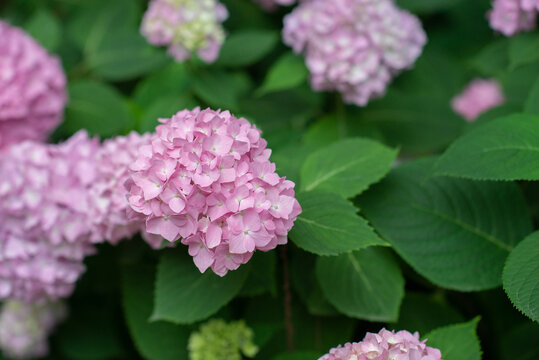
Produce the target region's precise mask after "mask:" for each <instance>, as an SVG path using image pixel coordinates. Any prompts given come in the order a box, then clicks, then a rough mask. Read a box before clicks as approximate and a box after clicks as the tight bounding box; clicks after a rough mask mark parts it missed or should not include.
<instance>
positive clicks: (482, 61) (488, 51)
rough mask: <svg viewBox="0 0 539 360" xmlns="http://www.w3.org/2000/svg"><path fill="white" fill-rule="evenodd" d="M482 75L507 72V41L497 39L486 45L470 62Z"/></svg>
mask: <svg viewBox="0 0 539 360" xmlns="http://www.w3.org/2000/svg"><path fill="white" fill-rule="evenodd" d="M471 64H472V66H473V67H474V68H475V69H477V70H478V71H479V72H481V73H482V74H484V75H488V76H493V75H497V74H500V73H502V72H504V71H506V70H507V68H508V66H509V39H506V38H503V39H498V40H496V41H495V42H492V43H490V44H488V45H486V46H485V47H484V48H483V49H482V50H481V51H480V52H479V54H477V55H476V56H475V57H474V58H473V59H472V62H471Z"/></svg>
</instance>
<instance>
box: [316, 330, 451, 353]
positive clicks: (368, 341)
mask: <svg viewBox="0 0 539 360" xmlns="http://www.w3.org/2000/svg"><path fill="white" fill-rule="evenodd" d="M426 341H427V340H423V341H419V334H418V333H417V332H416V333H414V334H411V333H409V332H408V331H405V330H403V331H399V332H395V331H387V330H386V329H382V330H380V332H379V333H378V334H373V333H367V335H366V336H365V338H364V339H363V341H360V342H358V343H346V344H344V346H341V345H339V346H337V347H336V348H333V349H331V350H330V351H329V353H328V354H326V355H324V356H322V357H321V358H320V359H319V360H352V359H353V360H440V359H441V356H442V355H441V353H440V350H438V349H435V348H431V347H428V346H426V345H425V343H426Z"/></svg>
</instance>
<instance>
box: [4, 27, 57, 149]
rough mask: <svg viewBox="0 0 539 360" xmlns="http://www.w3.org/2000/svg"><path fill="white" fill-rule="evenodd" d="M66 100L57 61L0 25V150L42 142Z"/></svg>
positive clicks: (14, 30) (22, 35) (20, 33)
mask: <svg viewBox="0 0 539 360" xmlns="http://www.w3.org/2000/svg"><path fill="white" fill-rule="evenodd" d="M66 96H67V95H66V78H65V75H64V72H63V70H62V66H61V64H60V61H59V60H58V59H57V58H56V57H54V56H51V55H49V54H48V53H47V51H46V50H45V49H43V47H41V45H39V44H38V43H37V42H36V41H35V40H34V39H32V38H31V37H30V36H29V35H27V34H26V33H24V32H23V31H22V30H20V29H18V28H15V27H12V26H10V25H8V24H6V23H5V22H3V21H0V149H2V148H5V147H7V146H9V145H11V144H16V143H18V142H21V141H23V140H36V141H43V140H45V139H46V138H47V137H48V136H49V133H50V132H51V131H52V130H53V129H54V128H55V127H56V126H57V125H58V124H59V123H60V122H61V120H62V116H63V111H64V106H65V103H66V98H67V97H66Z"/></svg>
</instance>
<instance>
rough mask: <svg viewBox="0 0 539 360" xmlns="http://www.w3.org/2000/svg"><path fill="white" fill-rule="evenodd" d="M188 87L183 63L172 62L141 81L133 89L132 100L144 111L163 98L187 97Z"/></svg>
mask: <svg viewBox="0 0 539 360" xmlns="http://www.w3.org/2000/svg"><path fill="white" fill-rule="evenodd" d="M190 86H191V79H190V77H189V73H188V72H187V70H186V68H185V63H181V64H178V63H175V62H174V63H171V64H169V65H168V66H166V67H164V68H163V69H161V70H159V71H156V72H154V73H152V74H151V75H149V76H147V77H146V78H144V79H143V80H141V81H140V82H139V83H138V84H137V87H136V89H135V94H134V100H135V102H136V103H137V104H138V105H139V106H141V107H142V108H143V109H145V110H146V109H149V108H150V107H151V106H152V105H154V103H155V102H157V101H159V100H160V99H161V98H163V97H171V96H174V95H176V96H178V97H181V96H187V94H188V91H189V88H190Z"/></svg>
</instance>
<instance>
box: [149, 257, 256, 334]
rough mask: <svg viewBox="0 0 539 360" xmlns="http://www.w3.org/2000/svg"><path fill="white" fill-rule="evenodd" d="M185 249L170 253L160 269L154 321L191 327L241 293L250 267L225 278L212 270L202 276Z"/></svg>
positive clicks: (244, 267) (156, 286)
mask: <svg viewBox="0 0 539 360" xmlns="http://www.w3.org/2000/svg"><path fill="white" fill-rule="evenodd" d="M184 251H185V247H180V248H178V249H169V250H167V251H166V252H165V253H164V254H163V255H162V256H161V260H160V262H159V266H158V269H157V280H156V284H155V306H154V310H153V315H152V320H166V321H170V322H173V323H177V324H190V323H194V322H196V321H199V320H203V319H205V318H207V317H208V316H210V315H213V314H214V313H216V312H217V311H218V310H219V309H220V308H221V307H223V306H224V305H226V304H227V303H228V302H229V301H230V300H232V299H233V298H234V297H235V296H236V295H237V294H238V293H239V291H240V290H241V287H242V285H243V283H244V281H245V279H246V278H247V275H248V273H249V267H248V266H247V265H244V266H241V267H240V268H239V269H238V270H235V271H230V272H229V273H228V274H227V275H226V276H225V277H222V278H221V277H219V276H217V275H215V274H214V273H213V272H212V271H211V270H208V271H207V272H206V273H204V274H201V273H200V272H199V271H198V269H197V268H196V266H195V265H194V264H193V260H192V258H191V257H190V256H188V255H187V254H186V253H185V252H184Z"/></svg>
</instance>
